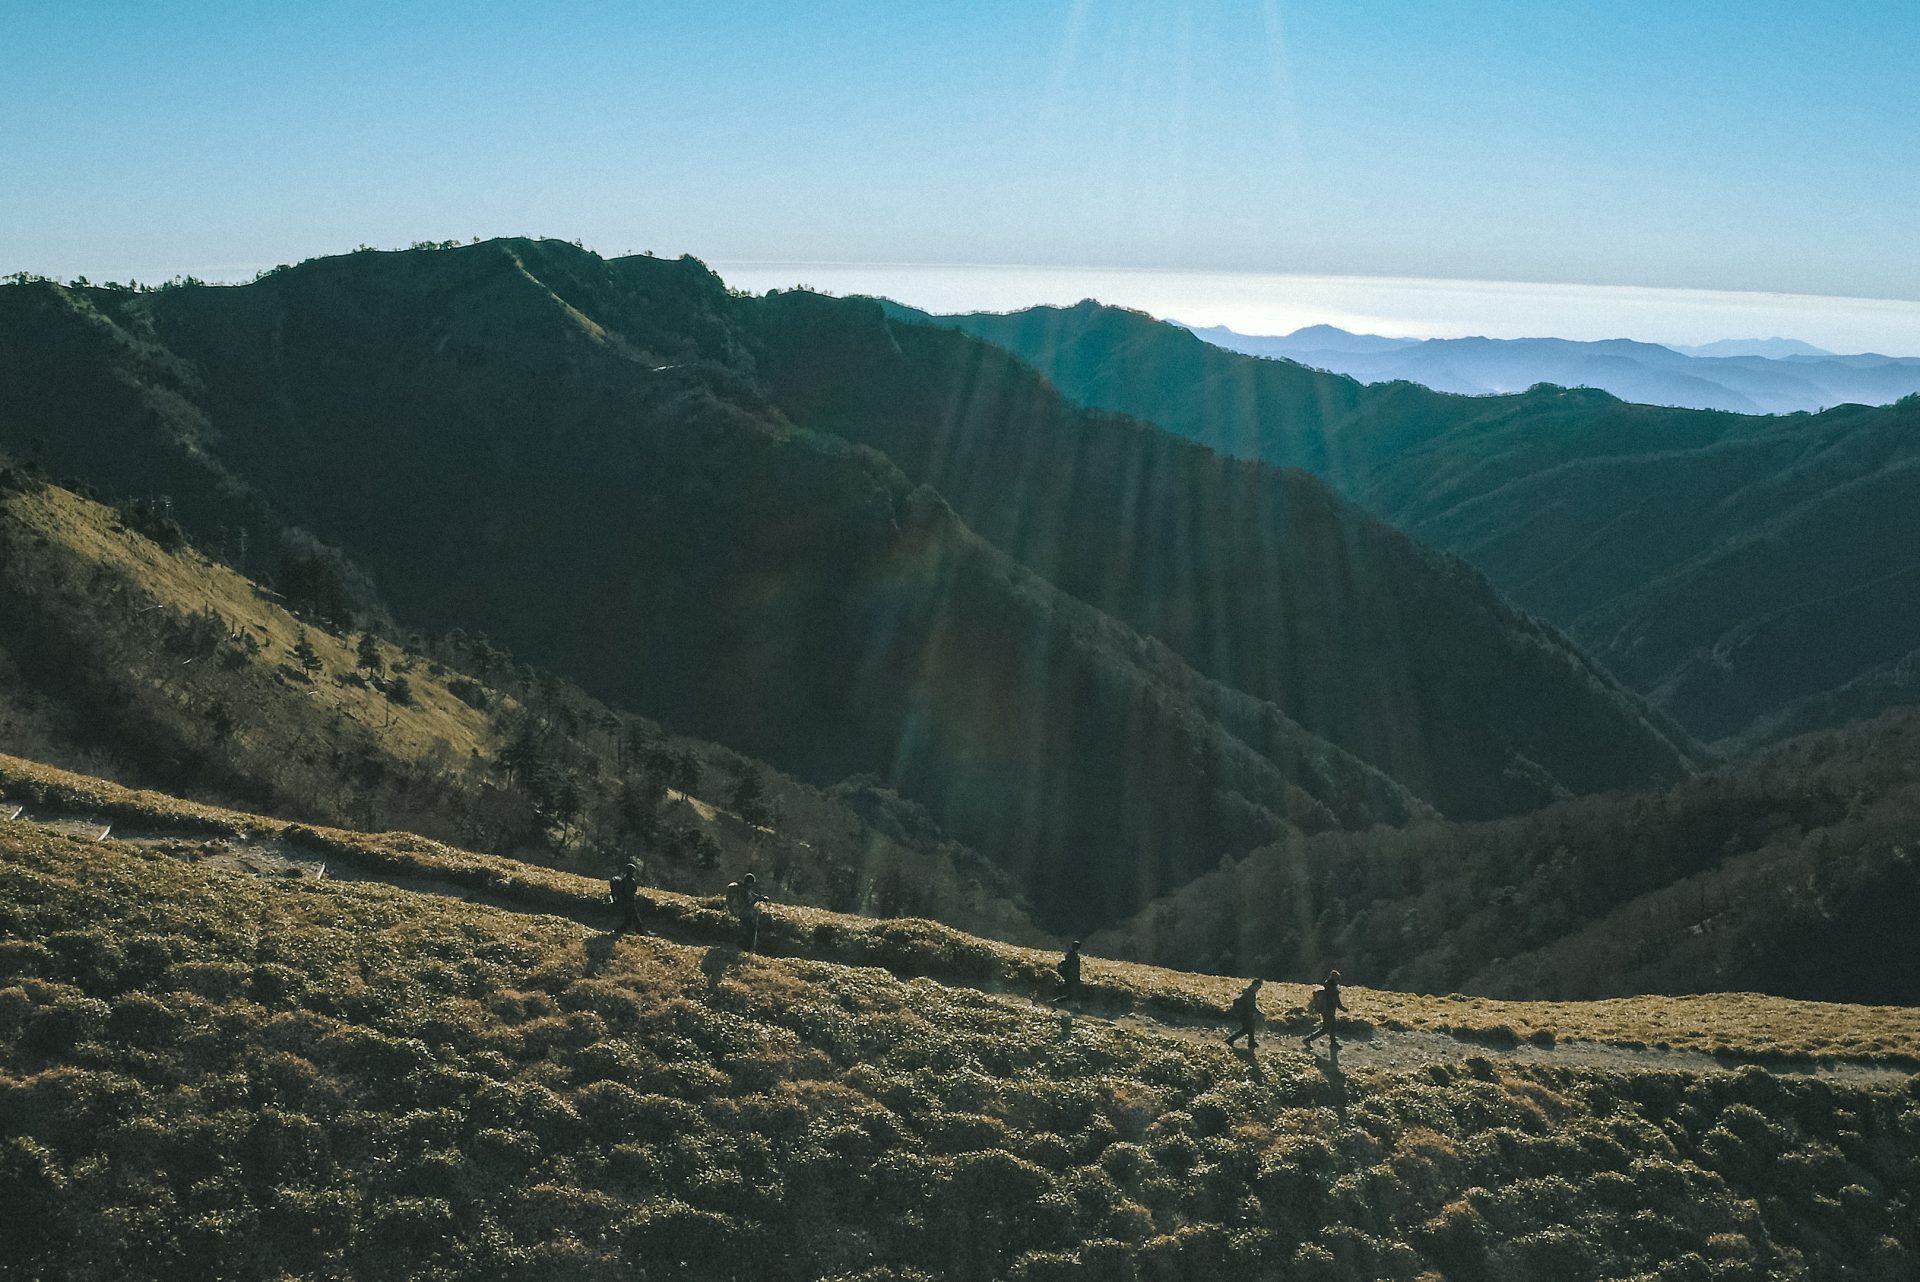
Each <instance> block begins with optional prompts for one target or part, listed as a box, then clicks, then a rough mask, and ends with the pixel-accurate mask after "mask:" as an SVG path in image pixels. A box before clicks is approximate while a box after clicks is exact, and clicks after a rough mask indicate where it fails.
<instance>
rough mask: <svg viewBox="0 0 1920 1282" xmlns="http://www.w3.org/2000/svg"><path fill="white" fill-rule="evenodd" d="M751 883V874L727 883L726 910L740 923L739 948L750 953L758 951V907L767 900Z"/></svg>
mask: <svg viewBox="0 0 1920 1282" xmlns="http://www.w3.org/2000/svg"><path fill="white" fill-rule="evenodd" d="M753 883H754V876H753V874H752V873H747V874H746V875H745V876H743V877H741V878H740V880H739V881H732V882H728V883H727V909H728V911H730V912H731V913H732V914H733V919H734V920H735V921H737V922H739V923H740V947H741V948H743V949H745V950H746V951H747V952H750V953H756V952H759V951H760V905H761V904H762V903H763V902H765V901H766V898H767V897H766V896H765V895H763V894H761V893H760V892H759V891H758V890H757V889H755V888H754V884H753Z"/></svg>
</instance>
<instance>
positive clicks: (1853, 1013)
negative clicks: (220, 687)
mask: <svg viewBox="0 0 1920 1282" xmlns="http://www.w3.org/2000/svg"><path fill="white" fill-rule="evenodd" d="M0 797H6V798H11V799H13V800H16V801H23V802H27V803H28V804H29V805H30V806H32V807H34V808H37V809H40V810H57V811H62V812H67V813H76V814H90V815H99V816H101V817H103V818H109V819H112V820H114V821H115V822H117V823H119V824H120V825H121V826H123V827H141V826H148V827H154V828H162V829H175V830H181V831H197V830H204V831H209V832H216V833H221V834H227V835H254V836H258V837H277V838H281V839H284V840H288V841H291V842H293V843H294V844H296V845H298V846H301V847H304V848H305V849H308V850H311V851H313V852H315V853H316V854H319V855H323V856H326V857H328V858H332V859H337V860H342V861H345V862H347V863H349V864H350V865H352V866H354V867H356V868H358V869H361V870H363V871H365V872H367V873H369V874H372V875H376V876H383V877H388V878H392V879H427V880H438V881H444V882H450V883H452V884H454V885H456V886H460V887H463V888H465V889H468V890H471V891H475V892H479V893H484V894H487V895H492V896H498V897H504V898H506V899H510V900H513V901H515V902H517V903H520V904H523V905H525V906H526V907H528V908H531V909H535V910H541V911H548V912H556V913H562V914H568V915H576V916H578V915H581V914H591V913H593V912H594V911H595V910H596V905H597V903H598V901H599V899H600V898H601V897H602V896H603V895H604V894H605V890H606V888H605V883H604V882H601V881H598V880H595V879H592V878H588V877H582V876H578V875H575V874H572V873H567V872H562V871H558V870H555V869H550V868H543V867H540V866H538V865H534V864H527V863H523V862H520V861H518V860H514V859H507V858H503V857H501V856H497V855H486V854H478V853H475V852H473V851H467V850H461V849H459V848H457V847H454V846H450V845H447V844H445V843H442V842H437V841H430V840H428V839H426V838H423V837H419V836H416V835H414V834H412V833H377V834H374V833H359V832H350V831H347V830H344V829H335V828H321V827H316V826H311V825H303V824H294V823H288V822H286V821H283V820H278V819H272V818H268V817H265V816H261V815H254V814H248V813H245V812H242V811H236V810H227V809H222V808H220V807H215V806H206V805H200V804H197V803H194V802H188V801H182V800H180V799H178V798H175V797H170V796H167V795H165V794H161V793H153V792H138V791H134V790H132V789H128V788H123V787H121V786H119V785H117V784H113V783H109V782H107V781H105V780H101V779H95V778H91V777H89V776H85V775H78V774H74V773H72V772H70V771H65V770H59V769H55V768H53V767H50V766H45V765H40V764H38V763H35V762H30V761H25V760H22V759H21V758H18V757H9V756H6V755H4V754H0ZM643 899H644V901H645V906H646V909H647V911H648V912H649V913H650V915H651V919H652V920H653V921H654V922H655V923H656V926H657V928H659V929H662V930H666V931H669V932H679V933H680V934H682V935H683V936H684V937H688V938H697V939H711V940H723V939H730V938H731V937H732V935H733V931H734V927H733V925H732V922H731V920H730V919H729V918H728V916H727V915H726V913H725V912H724V911H723V910H722V909H721V907H720V905H719V904H718V902H717V901H716V900H713V899H697V898H693V897H690V896H686V895H679V894H674V893H672V892H668V891H661V890H648V891H645V892H643ZM764 936H765V939H766V941H767V947H768V948H770V949H772V950H775V951H778V952H780V953H783V954H787V955H803V956H812V957H818V958H822V959H827V960H832V961H839V962H849V963H856V964H864V965H874V966H881V967H884V968H886V969H888V970H891V971H893V972H894V973H896V974H902V975H926V976H930V977H934V978H938V979H942V980H946V981H949V982H954V983H960V984H969V985H974V986H978V987H982V988H987V989H991V990H996V991H1004V992H1010V993H1015V994H1018V995H1023V996H1050V995H1051V994H1052V993H1053V991H1054V985H1055V979H1054V971H1053V967H1054V963H1055V962H1056V961H1057V960H1058V954H1056V953H1054V952H1051V951H1045V950H1041V949H1034V948H1024V947H1019V946H1016V945H1013V944H1007V943H1002V942H999V941H995V940H990V939H983V938H980V937H978V936H974V935H969V934H966V933H965V932H963V931H959V930H955V929H953V928H952V927H948V926H944V925H941V924H939V923H937V922H931V921H925V920H921V919H915V918H904V919H876V918H866V917H857V916H852V915H849V914H845V913H836V912H830V911H828V910H826V909H821V908H813V907H807V906H801V905H774V906H772V907H771V908H770V909H769V911H768V916H767V922H766V926H765V928H764ZM1084 982H1085V987H1086V990H1087V1001H1088V1005H1089V1007H1090V1008H1091V1009H1093V1010H1095V1011H1105V1012H1108V1013H1124V1012H1139V1013H1141V1014H1145V1015H1149V1016H1153V1017H1156V1018H1162V1019H1169V1020H1175V1021H1179V1020H1185V1019H1213V1018H1216V1017H1217V1016H1218V1015H1219V1013H1220V1012H1222V1011H1224V1010H1225V1009H1226V1007H1227V1006H1228V1005H1229V1004H1230V1003H1231V1002H1232V1000H1233V998H1234V996H1235V995H1236V994H1237V993H1238V992H1239V990H1240V988H1241V987H1242V986H1243V984H1244V981H1243V980H1241V979H1238V978H1233V977H1228V976H1218V975H1203V974H1195V973H1190V972H1185V971H1173V970H1166V969H1163V968H1160V967H1157V966H1144V965H1139V964H1136V963H1132V962H1121V961H1110V960H1107V959H1103V958H1098V957H1089V958H1088V959H1087V962H1086V969H1085V975H1084ZM1309 991H1310V989H1309V986H1308V985H1306V984H1303V983H1283V982H1270V983H1268V984H1267V985H1266V986H1265V988H1264V989H1263V991H1262V1001H1261V1007H1262V1010H1263V1011H1264V1012H1265V1014H1266V1015H1267V1017H1268V1018H1269V1020H1274V1021H1278V1022H1280V1023H1281V1024H1282V1025H1287V1024H1294V1025H1302V1024H1304V1022H1305V1016H1304V1009H1303V1008H1304V1007H1305V1005H1306V1000H1307V994H1308V992H1309ZM1345 992H1346V994H1347V1002H1348V1005H1349V1006H1350V1007H1351V1013H1352V1016H1353V1018H1354V1019H1356V1020H1364V1021H1366V1022H1368V1023H1371V1024H1373V1025H1375V1026H1376V1027H1379V1028H1382V1029H1386V1030H1394V1029H1413V1030H1426V1031H1432V1032H1442V1033H1452V1034H1456V1035H1464V1036H1469V1037H1475V1038H1481V1039H1484V1040H1486V1041H1487V1042H1488V1043H1489V1044H1491V1045H1501V1044H1511V1043H1517V1042H1526V1041H1529V1040H1534V1041H1539V1042H1547V1041H1553V1040H1558V1041H1568V1040H1583V1041H1591V1042H1598V1043H1604V1044H1610V1045H1615V1046H1621V1047H1626V1048H1633V1049H1638V1048H1646V1047H1655V1048H1672V1049H1675V1050H1689V1051H1699V1052H1706V1053H1716V1052H1723V1053H1728V1054H1730V1055H1732V1056H1734V1057H1736V1058H1745V1059H1766V1058H1773V1057H1778V1058H1782V1059H1806V1058H1817V1057H1837V1058H1847V1059H1857V1060H1863V1061H1878V1062H1883V1063H1888V1064H1894V1065H1911V1064H1920V1010H1914V1009H1910V1008H1905V1007H1883V1006H1848V1005H1839V1004H1832V1003H1823V1002H1803V1001H1792V1000H1788V999H1785V998H1778V997H1768V996H1763V995H1759V994H1753V993H1715V994H1707V995H1702V996H1690V997H1665V996H1647V997H1632V998H1618V999H1613V1000H1607V1001H1588V1002H1526V1001H1496V1000H1493V999H1490V998H1481V997H1469V996H1460V995H1457V994H1456V995H1449V996H1441V997H1435V996H1422V995H1418V994H1412V993H1399V992H1389V991H1382V990H1376V989H1371V988H1367V987H1364V986H1348V987H1347V988H1346V990H1345Z"/></svg>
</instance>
